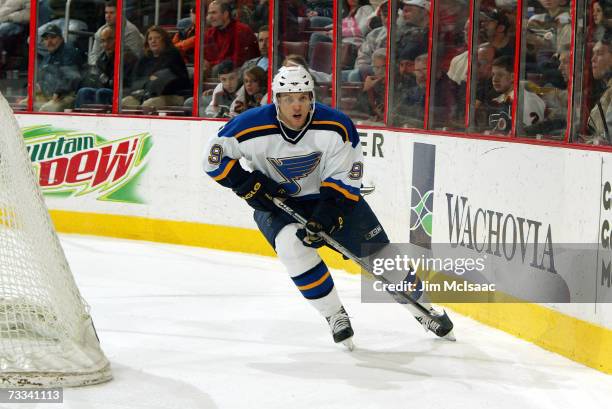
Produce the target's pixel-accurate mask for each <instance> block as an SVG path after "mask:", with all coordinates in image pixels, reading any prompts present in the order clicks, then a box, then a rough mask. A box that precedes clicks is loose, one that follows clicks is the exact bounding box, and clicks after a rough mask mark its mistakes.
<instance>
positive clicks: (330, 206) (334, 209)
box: [295, 200, 344, 249]
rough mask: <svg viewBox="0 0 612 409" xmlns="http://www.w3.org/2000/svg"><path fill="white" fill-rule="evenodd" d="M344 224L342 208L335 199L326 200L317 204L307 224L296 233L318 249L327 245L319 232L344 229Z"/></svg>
mask: <svg viewBox="0 0 612 409" xmlns="http://www.w3.org/2000/svg"><path fill="white" fill-rule="evenodd" d="M343 225H344V214H343V212H342V209H341V208H340V207H339V206H338V204H337V203H336V202H335V201H334V200H324V201H320V202H319V203H318V204H317V207H316V208H315V210H314V212H312V216H310V219H309V220H308V222H307V223H306V226H304V228H301V229H299V230H298V231H297V232H296V233H295V234H296V236H298V238H299V239H300V240H302V242H303V243H304V245H305V246H306V247H312V248H315V249H318V248H319V247H322V246H324V245H325V240H323V239H322V238H321V237H320V236H319V233H321V232H324V233H327V234H329V235H331V234H333V233H335V232H337V231H339V230H340V229H342V226H343Z"/></svg>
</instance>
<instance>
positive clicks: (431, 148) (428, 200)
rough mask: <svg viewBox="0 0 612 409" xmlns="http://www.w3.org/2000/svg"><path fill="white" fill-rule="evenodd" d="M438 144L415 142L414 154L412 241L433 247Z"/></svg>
mask: <svg viewBox="0 0 612 409" xmlns="http://www.w3.org/2000/svg"><path fill="white" fill-rule="evenodd" d="M435 169H436V146H435V145H429V144H426V143H415V144H414V150H413V154H412V189H411V197H410V242H411V243H413V244H416V245H419V246H421V247H425V248H427V249H431V236H432V232H433V203H434V202H433V199H434V194H433V191H434V173H435Z"/></svg>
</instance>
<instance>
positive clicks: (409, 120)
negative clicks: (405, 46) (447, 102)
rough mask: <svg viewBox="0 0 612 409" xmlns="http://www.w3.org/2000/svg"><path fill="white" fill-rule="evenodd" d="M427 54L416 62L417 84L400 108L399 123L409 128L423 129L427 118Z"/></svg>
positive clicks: (405, 96) (415, 75)
mask: <svg viewBox="0 0 612 409" xmlns="http://www.w3.org/2000/svg"><path fill="white" fill-rule="evenodd" d="M428 59H429V56H428V55H427V54H421V55H419V56H418V57H417V58H416V59H415V60H414V78H415V84H414V85H413V86H412V87H411V88H409V89H408V91H407V92H406V93H405V94H404V95H403V98H402V103H401V104H400V106H399V108H398V118H397V120H398V122H399V124H400V126H402V127H407V128H423V120H424V118H425V96H426V94H427V60H428Z"/></svg>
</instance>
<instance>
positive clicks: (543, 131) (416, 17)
mask: <svg viewBox="0 0 612 409" xmlns="http://www.w3.org/2000/svg"><path fill="white" fill-rule="evenodd" d="M101 1H102V0H100V1H98V2H96V4H98V5H101ZM30 3H31V2H30V1H29V0H0V51H4V50H9V52H10V53H12V54H15V53H19V52H20V53H21V54H22V56H26V55H27V46H26V47H25V49H23V50H21V51H18V50H14V49H13V48H11V47H15V45H14V44H16V43H15V41H13V40H14V39H15V38H16V36H21V38H22V40H23V39H27V35H28V29H27V27H28V24H29V19H30ZM124 3H126V4H127V6H126V7H128V9H129V3H130V1H129V0H128V1H124ZM185 3H186V4H185V5H184V7H185V9H184V10H183V11H184V13H183V16H184V18H182V19H180V20H178V21H177V22H176V24H174V25H163V26H159V25H153V24H144V23H143V21H145V20H143V19H142V18H138V19H136V18H135V17H134V21H130V17H131V16H135V14H134V13H132V14H130V13H126V15H127V17H128V18H127V19H126V20H125V23H124V24H123V44H122V56H121V65H120V66H121V74H122V81H121V89H120V95H119V97H120V102H121V108H122V109H126V110H134V111H138V110H141V111H143V112H144V113H147V112H154V111H155V110H156V109H157V110H162V109H164V108H168V107H174V108H176V109H177V110H179V111H181V110H182V112H184V113H185V114H186V115H189V114H190V113H191V110H192V107H193V88H194V83H193V81H194V65H199V66H200V67H201V72H200V73H199V78H200V82H201V83H200V84H197V85H198V86H199V89H200V91H201V94H200V96H199V105H200V107H199V111H200V114H201V115H204V116H208V117H216V118H230V117H233V116H235V115H237V114H239V113H241V112H244V111H245V110H247V109H250V108H252V107H255V106H258V105H261V104H263V103H267V101H268V91H269V90H268V89H267V83H268V78H269V74H270V73H269V70H271V69H272V70H274V69H277V68H278V67H273V66H272V63H271V61H269V51H270V50H269V49H268V48H269V41H270V31H269V28H268V14H269V1H268V0H205V1H204V0H203V11H204V14H203V15H202V19H203V23H204V21H205V24H203V30H202V38H203V42H204V44H203V47H202V51H203V52H202V53H201V64H195V63H196V61H194V59H195V50H196V47H197V46H198V45H197V44H196V9H195V2H192V3H189V2H185ZM277 3H278V4H277V7H276V8H277V9H278V16H276V18H275V22H274V24H275V30H278V31H277V33H276V37H277V39H278V43H277V44H276V47H277V48H276V49H275V50H274V51H275V52H276V53H278V54H279V58H278V63H279V64H284V65H292V64H294V65H295V64H299V65H303V66H304V67H305V68H307V69H308V70H309V71H310V72H311V73H312V75H313V78H314V79H315V82H316V86H317V88H316V90H317V91H316V98H317V100H318V101H320V102H323V103H328V104H329V103H331V95H332V93H331V89H332V53H333V51H334V50H333V47H332V37H333V31H332V27H333V16H334V12H333V7H334V3H333V2H332V1H330V0H287V1H282V2H277ZM524 3H526V8H525V12H524V13H523V23H522V25H521V30H522V33H520V34H521V36H522V37H521V38H520V40H521V41H520V42H521V44H523V45H522V46H521V47H522V48H521V49H520V50H519V52H518V53H516V52H515V51H516V50H515V47H516V45H517V34H519V33H517V10H516V1H515V0H481V1H480V2H477V3H476V5H475V7H476V10H475V11H474V13H473V15H471V16H470V2H469V1H468V0H438V2H437V6H436V15H435V16H431V3H430V1H429V0H398V1H397V2H394V3H393V4H394V5H396V9H394V10H390V2H389V1H386V0H341V1H339V2H337V8H338V10H337V12H338V17H339V19H340V24H339V26H338V30H339V32H338V33H337V34H338V40H339V41H338V47H339V50H338V59H337V61H336V69H337V73H338V81H339V84H338V86H337V89H336V97H337V100H336V102H337V103H338V106H339V108H340V109H342V110H345V111H346V112H347V113H348V114H349V115H351V116H352V117H354V118H356V119H357V120H359V121H362V123H366V124H367V123H373V124H381V123H383V122H384V121H385V120H388V122H387V123H388V124H389V125H391V126H394V127H405V128H424V127H426V126H427V127H428V128H430V129H444V130H450V131H461V132H466V131H467V132H473V133H484V134H490V135H507V134H509V133H510V131H511V130H512V122H513V121H512V118H513V115H517V118H520V120H519V121H517V124H516V131H517V133H518V135H519V136H524V137H541V136H542V135H544V136H545V137H553V138H557V139H562V138H563V137H564V135H565V132H566V128H567V125H568V124H567V112H568V109H569V108H568V102H569V100H570V97H569V94H568V91H569V90H570V89H571V88H570V86H571V85H572V84H571V82H572V77H571V70H572V68H571V65H572V64H571V61H570V59H571V56H572V53H571V47H572V44H571V41H572V27H573V22H572V18H573V14H572V13H571V12H570V6H569V4H570V2H569V0H525V2H524ZM587 3H588V4H587V6H586V7H587V8H588V10H587V15H588V18H587V19H586V24H587V25H588V28H587V29H586V30H585V33H586V34H585V36H586V37H585V38H584V39H583V40H584V51H583V54H584V56H583V58H584V61H585V63H584V68H583V69H584V74H583V75H582V76H583V77H584V78H583V79H582V88H581V89H582V105H583V108H582V111H583V112H582V118H581V119H580V121H581V125H580V126H579V127H578V128H580V129H578V130H579V132H578V133H579V134H580V136H579V137H578V138H579V139H577V140H580V141H584V142H588V143H606V144H610V143H611V142H612V136H610V132H612V48H611V47H612V45H611V42H612V0H597V1H593V0H589V1H588V2H587ZM64 4H65V2H61V1H56V0H38V16H39V21H38V25H37V27H38V28H37V30H38V36H39V39H38V40H37V41H38V44H39V45H38V49H39V51H38V55H37V59H38V61H37V64H36V66H37V75H36V84H35V93H34V101H33V103H34V107H35V109H36V110H40V111H64V110H67V109H68V110H70V109H77V110H78V109H83V108H86V107H92V106H93V107H96V106H106V107H107V110H109V109H110V108H108V107H109V106H110V105H111V104H112V101H113V92H114V88H115V87H114V84H113V79H114V70H115V48H116V47H115V43H116V41H115V39H116V27H115V22H116V16H117V6H116V1H115V0H108V1H105V2H104V4H103V11H104V20H103V21H101V13H99V12H98V13H96V12H95V10H93V11H91V10H90V11H88V12H87V13H85V12H81V11H78V12H75V14H74V16H71V20H70V24H69V26H68V32H69V35H68V38H65V35H66V34H65V32H66V31H65V30H66V21H65V19H64V17H65V16H64V15H63V9H62V5H64ZM128 9H126V10H128ZM79 10H80V9H79ZM141 17H142V16H141ZM204 19H205V20H204ZM389 19H392V24H393V25H394V30H393V33H394V35H393V38H391V39H388V23H389ZM432 21H434V22H435V26H434V27H436V28H435V32H430V31H431V29H430V24H431V22H432ZM148 22H149V23H151V20H148ZM83 36H84V37H85V40H84V39H83V38H82V37H83ZM88 36H89V37H88ZM17 38H19V37H17ZM430 39H433V41H434V42H435V43H434V44H430ZM470 41H472V43H471V46H472V47H471V48H472V49H473V54H474V55H473V56H472V57H471V58H472V62H471V66H472V67H473V69H472V72H471V73H468V66H469V65H470V61H468V59H469V58H470V54H469V52H468V49H469V48H470ZM22 43H23V41H22ZM389 45H391V48H388V46H389ZM389 50H392V54H391V55H390V53H389ZM517 57H518V58H519V61H517V60H516V59H517ZM3 58H4V57H3ZM5 60H6V59H0V80H1V79H3V78H9V76H8V75H6V77H4V76H3V71H2V69H4V70H5V71H6V70H7V67H9V65H10V64H9V63H7V62H6V61H5ZM14 61H15V59H13V60H11V62H13V63H14ZM19 61H21V64H22V67H21V68H22V69H23V67H24V64H23V58H22V60H19ZM26 62H27V60H26ZM26 65H27V64H26ZM517 66H520V70H519V72H520V75H517V76H515V68H516V67H517ZM25 69H26V70H27V67H26V68H25ZM387 82H389V83H388V84H387ZM428 88H429V89H428ZM515 92H516V93H517V94H518V99H517V95H515ZM22 95H23V94H22ZM22 98H23V97H22ZM515 99H517V101H516V102H515ZM387 101H389V102H388V104H387ZM18 102H19V103H21V104H23V103H25V102H27V101H26V100H24V99H21V100H20V101H18ZM427 104H428V106H429V111H428V112H425V110H426V106H427ZM466 107H469V109H466ZM426 120H428V121H429V123H428V124H425V121H426Z"/></svg>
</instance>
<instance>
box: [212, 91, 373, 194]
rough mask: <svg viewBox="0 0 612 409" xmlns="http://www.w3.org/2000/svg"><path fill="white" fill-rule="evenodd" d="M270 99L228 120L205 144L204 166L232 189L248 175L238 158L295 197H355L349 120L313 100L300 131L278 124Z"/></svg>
mask: <svg viewBox="0 0 612 409" xmlns="http://www.w3.org/2000/svg"><path fill="white" fill-rule="evenodd" d="M276 115H277V114H276V107H275V106H274V104H269V105H264V106H261V107H258V108H253V109H250V110H248V111H246V112H245V113H243V114H241V115H239V116H237V117H236V118H234V119H233V120H231V121H229V122H228V123H227V124H226V125H225V126H224V127H222V128H221V129H220V130H219V133H218V135H217V136H215V137H212V138H211V139H210V141H209V143H208V146H207V151H206V155H205V158H204V170H205V172H206V173H207V174H208V175H209V176H211V177H212V178H213V179H214V180H216V181H217V182H219V183H220V184H221V185H223V186H226V187H230V188H233V187H235V186H237V185H239V184H240V183H242V182H243V181H244V180H245V179H246V177H247V176H248V172H246V171H245V170H244V169H243V168H242V166H240V163H239V160H240V159H242V158H244V159H245V160H246V161H247V162H248V164H249V165H250V167H251V168H252V169H253V170H259V171H261V172H262V173H263V174H265V175H266V176H268V177H269V178H270V179H272V180H274V181H275V182H277V183H279V184H280V185H282V187H283V188H284V189H285V190H286V191H287V192H288V194H289V195H290V196H292V197H293V198H295V199H297V200H307V199H316V198H318V197H319V196H320V195H323V196H324V197H337V198H342V199H343V200H347V201H348V202H351V201H352V202H357V201H359V200H360V194H359V189H360V187H361V178H362V174H363V153H362V150H361V145H360V143H359V135H358V133H357V130H356V129H355V125H354V124H353V122H352V121H351V120H350V119H349V118H348V117H347V116H346V115H345V114H343V113H342V112H339V111H337V110H335V109H333V108H330V107H328V106H326V105H322V104H319V103H317V104H316V107H315V111H314V117H313V118H312V121H310V124H309V125H308V127H307V129H306V131H305V132H296V131H292V130H291V129H288V128H287V127H284V128H283V130H284V131H285V133H283V132H281V128H280V127H281V124H280V123H279V121H278V119H277V116H276Z"/></svg>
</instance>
